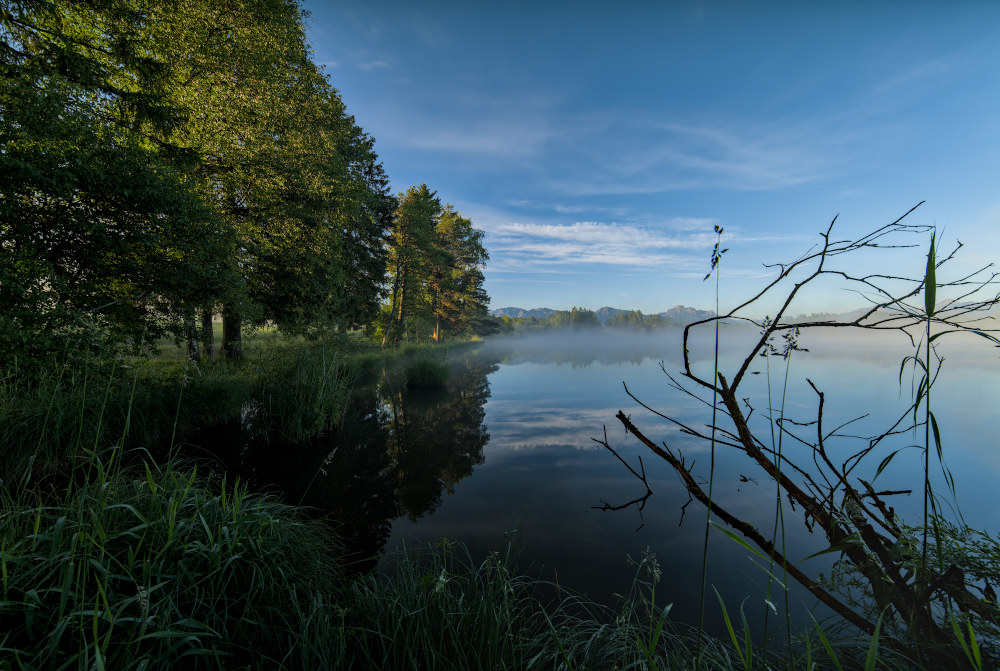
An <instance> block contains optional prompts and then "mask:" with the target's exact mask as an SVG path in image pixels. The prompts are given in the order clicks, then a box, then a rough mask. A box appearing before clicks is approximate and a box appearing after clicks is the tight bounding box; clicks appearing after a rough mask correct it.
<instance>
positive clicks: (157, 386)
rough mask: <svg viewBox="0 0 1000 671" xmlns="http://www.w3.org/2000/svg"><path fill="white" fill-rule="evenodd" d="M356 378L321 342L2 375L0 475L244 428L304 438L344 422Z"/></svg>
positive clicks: (161, 447)
mask: <svg viewBox="0 0 1000 671" xmlns="http://www.w3.org/2000/svg"><path fill="white" fill-rule="evenodd" d="M351 380H352V374H351V372H350V370H349V369H348V367H347V365H346V363H345V362H344V357H343V356H342V355H340V354H339V353H338V352H337V350H336V349H334V348H333V347H332V346H330V345H327V344H322V343H320V344H310V345H304V346H301V347H298V348H278V349H275V350H271V351H262V352H260V353H259V354H258V355H257V356H255V357H253V358H250V357H248V358H247V360H246V361H244V362H242V363H240V364H235V365H234V364H229V363H226V362H208V361H205V362H202V364H200V365H197V364H193V363H184V362H174V361H135V360H130V361H127V362H126V361H117V362H97V361H95V362H90V361H86V360H84V361H82V362H79V361H71V362H67V363H65V364H62V365H59V366H52V367H49V368H45V369H41V370H39V369H37V368H31V371H30V375H29V374H28V373H27V371H19V370H12V371H8V372H7V374H6V376H4V377H3V378H2V379H0V478H8V479H9V478H10V477H12V475H11V474H13V473H20V472H23V470H24V468H25V466H26V465H27V463H28V461H29V460H31V461H32V462H33V465H34V468H35V470H36V472H49V471H53V470H59V469H65V468H68V467H69V466H70V465H71V463H72V462H73V461H74V460H76V459H79V458H82V456H83V452H84V451H85V450H91V451H93V450H100V449H103V448H105V447H108V446H110V445H119V446H121V447H125V448H135V447H141V448H145V449H148V450H150V451H152V452H154V453H165V452H166V451H168V450H169V449H170V448H171V447H172V446H173V445H175V444H177V443H179V442H188V441H191V440H194V439H196V437H197V435H198V434H199V433H200V432H201V431H204V430H205V429H208V428H211V427H213V426H219V425H222V424H225V423H231V422H236V423H240V424H246V425H248V428H250V429H252V430H253V431H255V432H256V433H257V435H258V437H260V438H262V439H264V440H267V436H268V435H274V434H280V435H282V436H283V437H284V438H285V439H288V440H293V441H300V440H303V439H305V438H308V437H310V436H313V435H316V434H317V433H319V432H321V431H323V430H326V429H328V428H331V427H333V426H335V425H336V424H337V423H338V422H339V421H341V419H342V418H343V414H344V412H345V411H346V407H347V402H348V397H349V393H350V386H351Z"/></svg>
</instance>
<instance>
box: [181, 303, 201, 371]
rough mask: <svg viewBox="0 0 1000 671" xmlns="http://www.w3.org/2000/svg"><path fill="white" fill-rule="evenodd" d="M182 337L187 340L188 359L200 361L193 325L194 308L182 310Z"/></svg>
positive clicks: (196, 336) (196, 332) (199, 350)
mask: <svg viewBox="0 0 1000 671" xmlns="http://www.w3.org/2000/svg"><path fill="white" fill-rule="evenodd" d="M184 337H185V339H186V340H187V358H188V361H195V362H197V361H201V349H200V348H199V347H198V331H197V330H196V329H195V325H194V309H187V310H185V311H184Z"/></svg>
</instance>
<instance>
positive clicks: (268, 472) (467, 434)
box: [223, 351, 497, 570]
mask: <svg viewBox="0 0 1000 671" xmlns="http://www.w3.org/2000/svg"><path fill="white" fill-rule="evenodd" d="M448 363H449V366H450V368H451V376H450V377H449V381H448V384H447V387H446V388H443V389H432V390H427V389H422V390H411V389H407V388H406V385H405V384H404V383H403V379H402V376H401V374H400V372H399V370H400V369H401V368H402V366H396V367H393V368H392V369H383V370H380V371H377V374H376V379H375V380H370V381H369V382H368V383H367V384H362V385H358V386H356V387H355V388H354V389H353V390H352V392H351V399H350V405H349V408H348V410H347V414H346V417H345V419H344V422H343V425H342V426H340V427H337V428H336V429H334V430H332V431H330V432H328V433H326V434H323V435H321V436H318V437H316V438H314V439H312V440H310V441H307V442H304V443H299V444H289V443H287V442H282V441H281V440H280V439H276V438H275V437H274V436H269V437H263V436H254V437H248V436H244V440H243V441H242V442H243V446H242V448H241V449H240V450H239V454H232V453H231V455H230V458H228V459H227V458H225V457H223V461H224V462H228V463H226V467H227V468H228V469H229V470H230V472H234V473H235V474H237V475H239V476H240V477H241V478H242V479H244V480H247V481H249V483H250V485H251V487H253V488H255V489H276V490H277V491H278V492H279V493H280V495H281V496H282V498H283V499H284V500H285V501H287V502H288V503H301V504H303V505H305V506H308V507H310V508H312V509H313V510H314V511H315V512H317V513H318V514H321V515H325V516H327V517H328V518H329V519H330V520H331V522H332V523H333V524H334V525H336V526H337V528H338V530H339V531H340V533H341V535H342V537H343V539H344V542H345V543H346V544H347V547H348V550H349V552H350V553H351V555H352V558H353V561H354V562H355V565H356V567H357V568H358V569H359V570H367V569H368V568H371V567H373V566H374V564H375V562H376V560H377V557H378V555H379V553H380V552H381V551H382V549H383V547H384V546H385V543H386V540H387V538H388V536H389V531H390V528H391V525H392V520H394V519H396V518H397V517H401V516H404V515H405V516H406V517H408V518H409V519H411V520H416V519H418V518H420V517H421V516H423V515H425V514H427V513H430V512H433V511H434V510H435V509H436V508H437V507H438V506H439V505H440V504H441V499H442V495H443V493H444V492H448V493H452V492H453V491H454V487H455V484H456V483H457V482H458V481H459V480H461V479H462V478H464V477H466V476H468V475H470V474H471V473H472V470H473V468H474V467H475V466H477V465H479V464H481V463H483V460H484V457H483V448H484V447H485V446H486V443H487V442H488V441H489V438H490V436H489V433H487V430H486V426H485V425H484V424H483V419H484V417H485V410H484V407H483V406H484V405H485V403H486V401H487V399H488V398H489V396H490V385H489V380H488V379H487V376H488V375H489V374H490V373H492V372H494V371H495V370H497V358H496V357H495V356H489V355H486V354H484V353H483V352H482V351H478V352H463V353H462V354H461V355H460V356H459V357H456V359H455V360H452V361H449V362H448Z"/></svg>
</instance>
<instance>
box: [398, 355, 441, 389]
mask: <svg viewBox="0 0 1000 671" xmlns="http://www.w3.org/2000/svg"><path fill="white" fill-rule="evenodd" d="M403 375H404V377H405V378H406V386H407V387H409V388H411V389H412V388H416V387H421V388H437V387H443V386H445V384H447V382H448V366H446V365H445V364H444V363H443V362H441V361H437V360H435V359H428V358H426V357H421V358H419V359H416V360H415V361H413V362H412V363H410V364H409V365H408V366H407V367H406V370H405V371H404V373H403Z"/></svg>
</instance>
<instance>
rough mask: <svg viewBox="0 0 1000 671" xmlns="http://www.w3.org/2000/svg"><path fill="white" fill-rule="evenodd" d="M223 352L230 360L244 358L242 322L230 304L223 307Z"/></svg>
mask: <svg viewBox="0 0 1000 671" xmlns="http://www.w3.org/2000/svg"><path fill="white" fill-rule="evenodd" d="M222 353H223V354H225V355H226V358H227V359H229V360H230V361H242V360H243V332H242V322H241V319H240V316H239V314H237V313H236V312H235V311H234V310H233V309H232V308H231V307H229V306H227V307H224V308H223V309H222Z"/></svg>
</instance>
